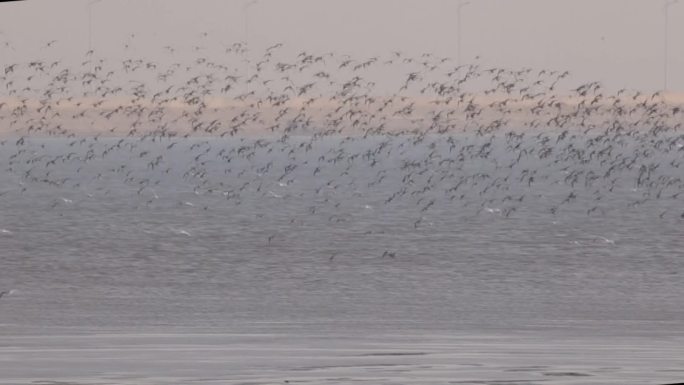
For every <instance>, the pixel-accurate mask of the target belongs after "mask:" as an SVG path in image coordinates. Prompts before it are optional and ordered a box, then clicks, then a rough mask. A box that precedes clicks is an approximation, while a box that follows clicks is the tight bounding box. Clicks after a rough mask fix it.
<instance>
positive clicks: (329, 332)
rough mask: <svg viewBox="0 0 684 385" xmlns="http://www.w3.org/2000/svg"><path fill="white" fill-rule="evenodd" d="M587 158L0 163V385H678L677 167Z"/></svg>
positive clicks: (626, 152)
mask: <svg viewBox="0 0 684 385" xmlns="http://www.w3.org/2000/svg"><path fill="white" fill-rule="evenodd" d="M586 139H587V138H584V137H580V138H573V139H567V141H565V142H563V143H561V144H562V146H556V147H555V148H554V153H553V154H554V156H552V157H550V158H540V157H539V156H524V157H522V159H520V160H519V161H517V163H516V164H515V165H514V166H513V167H507V166H504V165H508V164H510V163H511V162H512V161H514V160H516V159H518V157H519V153H518V152H515V151H511V150H510V149H506V143H504V139H503V138H501V137H498V138H495V139H494V140H493V146H492V147H493V149H492V151H491V152H490V153H488V154H485V155H482V153H479V152H478V150H479V149H480V146H482V144H483V143H484V142H486V141H487V140H488V138H477V137H473V136H466V135H464V136H461V137H457V138H456V142H455V143H457V144H456V145H454V146H451V147H452V148H450V145H449V143H447V141H446V140H445V138H443V137H428V138H425V139H424V140H423V141H422V142H418V143H416V142H413V140H415V139H410V138H386V137H375V138H368V139H360V138H356V139H354V140H348V141H343V140H342V139H337V138H326V139H321V140H318V141H316V142H310V139H307V138H291V139H290V140H289V141H286V142H278V141H277V140H276V139H272V140H271V139H263V142H260V143H258V144H256V145H255V139H242V140H240V139H226V140H219V139H187V140H174V141H176V142H177V144H176V145H174V146H173V147H172V148H170V149H169V148H167V146H169V145H170V144H171V143H172V142H171V141H170V140H168V139H164V140H162V141H161V142H151V141H150V140H147V141H142V142H141V141H140V140H139V139H128V140H125V141H124V142H123V143H120V142H119V139H113V138H112V139H99V140H93V139H87V140H85V141H84V142H82V143H81V142H79V143H73V142H72V141H71V140H66V139H33V140H30V141H27V143H23V144H15V143H14V141H15V140H14V139H13V140H8V141H7V142H6V143H5V144H3V146H0V161H1V162H2V163H0V164H2V165H3V170H2V171H0V194H2V195H0V229H2V230H3V231H2V233H0V256H1V264H2V266H0V269H1V270H0V285H1V286H0V290H9V289H15V290H16V292H14V293H12V295H9V296H6V297H3V298H1V299H0V384H29V383H53V382H50V381H61V382H66V383H78V384H84V383H88V384H105V383H108V384H109V383H116V384H129V383H130V384H142V383H150V384H188V383H236V384H237V383H243V384H245V383H253V384H257V383H282V382H283V381H285V380H288V381H290V382H291V383H294V382H299V383H330V384H342V383H351V382H363V383H373V384H376V383H384V384H408V383H411V384H413V383H425V384H428V383H429V384H443V383H483V384H500V383H515V384H528V383H536V382H543V383H548V384H598V383H606V384H607V383H611V384H645V383H649V384H658V383H666V382H677V381H684V371H683V370H684V322H682V320H684V275H683V274H684V260H683V258H684V254H683V252H682V250H684V219H682V217H681V215H682V212H683V211H684V205H683V199H684V194H682V195H677V194H678V193H679V192H681V191H682V187H681V186H682V184H681V182H679V183H675V182H673V183H670V184H667V182H668V181H676V180H677V178H680V177H682V172H681V170H682V169H681V168H679V167H678V166H677V162H678V161H681V159H682V155H681V154H682V152H681V151H678V150H677V148H676V147H674V150H673V151H658V152H649V153H648V154H646V152H644V153H643V155H639V156H638V162H637V163H636V164H635V165H634V166H633V167H631V168H624V169H622V170H620V171H619V172H614V173H613V174H612V175H611V177H610V178H605V177H603V175H604V174H605V173H606V171H607V169H608V168H609V167H610V166H611V164H615V163H618V162H619V161H620V160H622V159H627V158H630V157H632V156H633V155H634V154H635V152H637V151H642V150H643V149H644V144H643V140H637V139H633V140H631V141H630V140H629V139H627V140H626V142H624V143H621V144H620V145H619V146H617V145H616V146H615V147H616V149H615V151H613V152H612V153H611V154H609V155H602V156H592V157H591V158H590V157H588V156H587V157H586V158H583V159H577V158H575V157H572V156H568V152H567V150H568V148H571V147H572V146H571V145H570V144H571V143H573V144H575V145H577V146H578V147H579V146H581V145H582V143H585V141H586ZM528 140H529V141H528V142H525V143H526V146H527V148H529V149H530V154H532V153H533V151H532V150H535V151H534V153H537V152H538V150H539V148H540V146H541V145H539V144H538V141H536V140H532V139H528ZM205 141H206V143H204V142H205ZM383 142H387V143H386V144H383ZM117 143H118V145H117ZM307 143H312V146H311V147H310V148H308V149H307V146H306V145H307ZM470 144H472V145H473V146H474V147H468V145H470ZM193 146H194V147H193ZM242 147H246V148H244V149H242V150H240V149H241V148H242ZM646 147H648V145H647V146H646ZM107 149H109V150H107ZM21 150H23V151H21ZM222 151H223V152H222ZM69 152H73V153H74V154H73V155H72V156H71V157H70V158H69V159H64V158H60V159H58V161H57V162H55V163H54V164H47V163H48V162H49V161H50V160H51V159H53V158H54V157H56V156H58V155H60V154H63V155H66V154H68V153H69ZM143 152H145V153H143ZM89 153H91V154H95V155H94V156H89ZM141 154H142V155H141ZM200 154H203V155H200ZM226 154H230V155H226ZM459 154H460V155H461V158H460V159H459V158H458V157H459ZM159 155H161V156H162V159H161V161H160V163H159V164H158V165H154V166H151V165H150V162H151V161H153V160H154V159H155V158H156V157H157V156H159ZM198 155H200V157H199V158H197V156H198ZM228 158H230V159H228ZM449 159H451V161H445V160H449ZM442 161H444V162H442ZM269 163H270V164H271V165H270V166H269ZM641 164H646V165H650V164H658V165H659V167H657V169H655V170H654V171H653V174H652V175H650V176H649V180H650V181H651V182H652V183H650V184H649V183H637V182H635V181H636V180H637V178H638V170H639V165H641ZM288 165H296V167H295V168H294V169H290V170H289V171H288V168H287V166H288ZM317 167H318V168H319V171H316V168H317ZM575 170H581V171H582V172H583V174H582V175H583V176H584V175H587V173H589V172H591V173H592V175H600V176H601V177H600V178H595V179H591V178H589V179H584V178H580V179H579V181H577V182H575V183H572V185H571V184H570V183H571V182H570V181H569V180H568V179H567V178H568V175H570V176H572V174H571V173H572V172H573V171H575ZM530 171H534V172H535V174H534V175H535V178H534V180H533V181H532V182H530V181H529V178H528V177H527V176H529V175H530V174H529V172H530ZM314 174H315V175H314ZM409 174H410V175H409ZM407 175H409V177H408V178H406V176H407ZM506 176H509V179H508V180H507V181H506V182H505V183H503V182H502V183H497V178H504V177H506ZM464 177H466V179H465V180H464V179H463V178H464ZM462 180H464V182H463V183H461V185H460V186H457V187H455V190H450V189H452V188H454V186H456V185H457V184H458V182H459V181H462ZM501 180H502V179H501ZM609 180H612V181H609ZM490 184H491V186H490V187H487V186H488V185H490ZM426 187H427V188H426ZM403 189H405V190H403ZM402 191H403V192H402ZM571 191H572V192H574V193H575V195H576V198H573V199H571V200H569V201H568V202H566V203H563V201H564V200H565V199H566V198H567V196H568V194H569V193H570V192H571ZM396 193H398V195H395V198H393V199H391V200H389V201H388V199H389V198H390V197H392V196H393V194H396ZM521 197H522V198H521ZM430 201H433V203H431V204H428V203H429V202H430ZM594 207H596V209H593V210H592V208H594ZM551 209H554V210H553V211H551ZM388 254H391V256H388ZM54 383H56V382H54Z"/></svg>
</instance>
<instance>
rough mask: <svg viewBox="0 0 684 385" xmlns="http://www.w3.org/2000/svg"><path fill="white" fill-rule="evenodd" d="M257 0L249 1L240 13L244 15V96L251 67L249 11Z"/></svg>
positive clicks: (246, 92) (247, 91)
mask: <svg viewBox="0 0 684 385" xmlns="http://www.w3.org/2000/svg"><path fill="white" fill-rule="evenodd" d="M258 3H259V0H251V1H249V2H247V3H245V5H244V6H243V7H242V12H243V13H244V17H245V58H246V60H247V61H246V66H245V94H248V93H249V83H248V81H249V67H250V65H251V62H250V57H249V9H250V8H251V7H252V6H254V5H256V4H258Z"/></svg>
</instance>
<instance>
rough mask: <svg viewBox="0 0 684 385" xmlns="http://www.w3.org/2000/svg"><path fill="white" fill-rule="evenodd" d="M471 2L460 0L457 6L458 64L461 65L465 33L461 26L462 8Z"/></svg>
mask: <svg viewBox="0 0 684 385" xmlns="http://www.w3.org/2000/svg"><path fill="white" fill-rule="evenodd" d="M468 4H470V1H463V0H458V6H457V8H456V29H457V32H456V55H457V57H456V64H457V65H458V66H460V65H461V59H462V57H461V41H462V37H463V34H462V33H461V31H462V27H461V9H462V8H463V7H465V6H466V5H468Z"/></svg>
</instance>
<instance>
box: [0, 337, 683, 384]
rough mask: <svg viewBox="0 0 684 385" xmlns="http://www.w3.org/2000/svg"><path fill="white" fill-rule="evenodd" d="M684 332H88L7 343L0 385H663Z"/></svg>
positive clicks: (1, 345) (674, 376)
mask: <svg viewBox="0 0 684 385" xmlns="http://www.w3.org/2000/svg"><path fill="white" fill-rule="evenodd" d="M682 357H684V336H680V337H677V338H666V337H663V336H661V337H658V336H643V337H620V336H619V335H614V336H610V337H609V336H605V335H603V336H601V335H590V333H588V334H585V335H579V334H578V333H557V332H553V333H546V332H543V333H538V332H535V333H511V334H502V333H491V334H472V333H466V334H460V335H459V334H435V333H429V334H425V333H399V334H373V335H364V333H360V334H356V335H353V334H346V335H340V334H334V333H333V334H330V333H328V334H307V333H295V334H289V333H280V332H278V333H265V332H264V333H261V332H255V333H251V334H247V333H238V334H225V333H221V334H197V333H170V334H147V333H145V334H119V333H116V334H88V335H46V336H36V335H25V336H8V335H4V336H2V337H0V384H3V385H10V384H11V385H21V384H57V383H59V384H136V385H140V384H191V383H194V384H254V385H256V384H282V383H286V381H287V382H289V383H297V384H348V383H362V384H446V383H452V384H511V383H514V384H532V383H544V384H616V385H617V384H620V385H629V384H635V385H636V384H666V383H674V382H678V381H682V379H684V369H683V368H684V365H683V364H684V362H683V361H682V360H683V358H682Z"/></svg>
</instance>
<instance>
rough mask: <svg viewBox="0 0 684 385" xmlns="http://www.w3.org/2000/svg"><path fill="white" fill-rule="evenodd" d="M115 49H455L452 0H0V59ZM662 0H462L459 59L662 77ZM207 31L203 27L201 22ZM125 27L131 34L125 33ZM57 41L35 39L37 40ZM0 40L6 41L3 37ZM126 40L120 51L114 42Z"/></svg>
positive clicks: (111, 53)
mask: <svg viewBox="0 0 684 385" xmlns="http://www.w3.org/2000/svg"><path fill="white" fill-rule="evenodd" d="M89 3H92V4H91V7H92V22H93V24H92V46H93V48H95V49H96V51H97V52H98V54H101V55H103V56H107V57H113V58H119V57H125V55H131V53H133V54H135V55H137V56H146V57H148V58H149V59H150V60H155V59H161V58H162V56H161V55H162V53H161V47H163V46H166V45H171V46H174V47H184V48H186V49H187V51H190V50H191V49H192V47H193V46H200V47H203V48H202V49H208V50H209V49H223V47H224V46H227V45H229V44H231V43H233V42H236V41H242V40H244V39H245V32H246V28H245V22H246V20H247V18H248V20H249V22H248V26H249V28H248V29H249V41H250V44H251V47H253V48H252V49H253V50H254V51H260V50H262V49H263V48H265V47H266V46H268V45H271V44H273V43H276V42H283V43H285V44H286V47H287V49H289V50H293V51H294V50H296V51H299V50H308V51H314V52H321V53H322V52H327V51H334V52H339V53H349V54H351V55H353V56H373V55H380V54H387V53H389V51H392V50H401V51H403V52H405V53H407V54H421V53H424V52H432V53H435V54H438V55H441V56H451V57H454V58H455V57H456V53H457V38H456V36H457V30H458V28H457V23H456V20H457V18H456V14H457V8H458V0H420V1H419V0H344V1H343V0H257V1H254V0H252V2H251V5H250V6H249V7H248V8H247V9H248V11H247V12H246V11H245V5H246V4H248V1H245V0H235V1H230V0H99V1H98V0H95V1H87V0H60V1H55V0H27V1H24V2H18V3H6V4H0V65H2V64H8V63H10V62H15V61H26V60H34V59H41V58H44V57H46V56H49V57H51V58H55V57H57V58H61V59H63V60H65V61H69V60H70V59H72V60H74V61H76V60H78V59H81V58H83V54H84V53H85V51H86V50H87V49H88V46H89V42H90V39H89V36H90V33H89V17H88V15H89V12H88V9H89ZM664 4H665V1H664V0H470V1H469V3H468V4H467V5H465V6H464V7H463V8H462V15H463V18H462V21H463V25H462V31H463V34H462V53H463V60H462V61H463V62H468V61H470V60H472V59H473V58H474V57H475V56H476V55H479V56H480V57H481V59H480V62H481V63H483V64H485V65H498V66H510V67H523V66H532V67H535V68H553V69H563V70H565V69H568V70H570V71H571V72H572V73H573V77H574V78H575V79H578V80H582V81H584V80H586V81H592V80H601V81H603V82H604V83H605V85H606V86H608V87H609V88H611V89H617V88H621V87H628V88H637V89H645V90H655V89H661V88H662V87H663V73H664V68H663V67H664V61H663V60H664V35H665V28H664V26H665V12H664ZM204 32H207V33H208V35H207V36H206V37H203V36H202V33H204ZM132 35H134V36H132ZM669 37H670V40H669V58H668V62H669V68H670V71H669V88H670V90H672V91H679V92H682V91H684V0H682V1H681V2H680V3H678V4H674V5H672V6H671V7H670V8H669ZM53 39H56V40H58V43H56V44H55V45H53V46H52V47H51V48H45V47H44V45H45V43H46V42H48V41H50V40H53ZM4 42H9V43H10V44H11V45H10V46H9V47H7V46H6V45H5V44H4ZM126 44H128V45H129V48H128V51H124V45H126Z"/></svg>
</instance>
